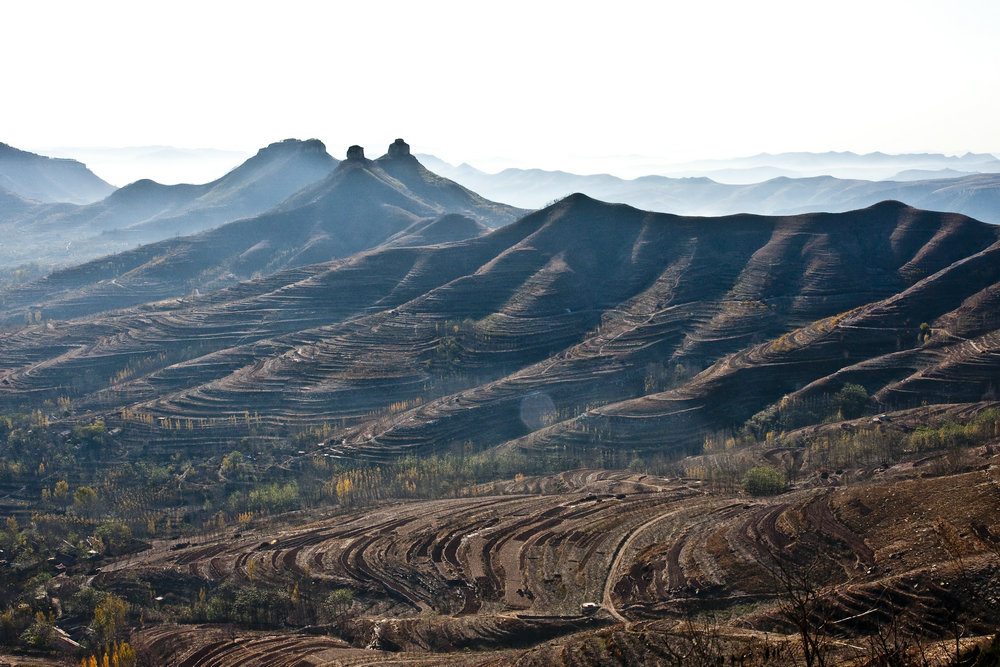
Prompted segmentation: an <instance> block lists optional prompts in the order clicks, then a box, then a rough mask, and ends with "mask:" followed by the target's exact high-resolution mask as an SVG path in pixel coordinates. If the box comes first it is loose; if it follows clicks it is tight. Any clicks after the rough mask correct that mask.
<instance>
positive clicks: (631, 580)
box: [98, 458, 1000, 665]
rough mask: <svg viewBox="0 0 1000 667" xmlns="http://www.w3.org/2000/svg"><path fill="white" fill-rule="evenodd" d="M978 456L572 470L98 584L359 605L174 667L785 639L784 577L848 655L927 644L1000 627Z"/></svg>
mask: <svg viewBox="0 0 1000 667" xmlns="http://www.w3.org/2000/svg"><path fill="white" fill-rule="evenodd" d="M989 462H990V464H991V465H989V466H988V467H987V468H985V469H983V470H980V471H974V472H968V473H962V474H959V475H952V476H943V477H932V478H914V477H907V478H903V479H896V480H895V481H889V480H884V479H881V478H875V479H873V480H872V481H870V482H868V483H864V484H860V485H857V486H852V487H846V488H845V487H840V488H832V489H826V490H823V489H815V488H804V489H802V490H800V491H794V492H791V493H787V494H783V495H782V496H779V497H776V498H773V499H752V498H748V497H746V496H742V495H732V494H726V493H720V492H711V491H709V490H708V489H707V487H706V488H703V487H702V486H701V484H700V483H699V482H693V481H686V480H683V479H666V478H660V477H652V476H648V475H636V474H628V473H614V472H608V471H574V472H571V473H564V474H562V475H559V476H554V477H549V478H540V479H539V478H529V479H527V480H524V481H521V482H510V483H508V484H506V485H503V486H500V487H493V490H494V491H496V490H500V491H505V492H506V493H504V494H503V495H494V496H485V497H468V498H458V499H446V500H437V501H427V502H410V503H390V504H386V505H383V506H380V507H376V508H373V509H370V510H365V511H363V512H348V513H345V514H341V515H337V516H331V517H329V518H320V519H317V520H314V521H312V522H310V523H306V524H303V525H301V526H298V527H284V528H280V529H277V530H276V531H274V530H273V529H270V528H268V527H266V526H264V527H262V528H260V529H258V530H254V531H249V532H244V533H242V534H240V535H238V536H235V537H233V536H224V537H222V538H220V539H207V540H204V541H200V542H197V543H195V544H190V545H186V546H185V545H182V548H177V547H176V546H174V545H171V544H169V543H164V544H162V545H160V546H158V547H156V548H154V549H153V550H152V551H148V552H145V553H143V554H141V555H139V556H138V557H133V558H130V559H128V560H124V561H120V562H118V563H114V564H111V565H108V566H105V567H103V568H102V571H101V574H100V575H99V576H98V581H99V583H100V584H101V585H102V586H106V587H107V588H108V589H109V590H116V587H117V586H127V585H129V584H128V582H132V581H135V579H136V577H138V578H139V579H140V580H142V579H148V580H150V581H155V580H157V579H163V578H164V577H167V576H169V577H170V578H172V579H174V580H177V579H189V580H190V581H191V582H192V583H191V585H189V586H188V587H187V588H188V590H190V591H196V590H197V589H198V587H199V586H200V587H204V588H209V589H211V588H213V587H216V586H218V585H220V584H221V583H223V582H226V581H229V582H238V583H239V585H242V586H254V587H259V588H274V589H283V588H288V587H290V586H291V585H293V584H294V583H295V582H297V584H295V585H296V587H297V589H300V590H302V591H305V590H309V591H311V592H310V595H313V596H315V597H317V598H323V597H324V596H325V591H329V590H333V589H337V588H344V587H346V588H349V589H350V590H351V591H352V592H353V596H354V597H353V602H352V606H351V610H350V614H349V615H347V616H343V617H340V620H339V621H336V622H334V624H333V625H332V626H330V627H328V628H327V630H326V632H328V633H332V634H333V635H334V636H335V637H339V638H340V639H339V640H338V639H331V638H328V637H323V636H321V637H312V638H307V637H306V636H299V637H295V636H289V635H283V636H282V637H281V639H280V641H279V639H278V637H267V636H263V635H262V636H255V635H254V636H251V635H246V636H243V637H241V638H240V639H232V638H230V639H228V640H225V641H223V640H221V639H220V640H218V641H211V642H207V639H206V637H210V636H211V634H210V633H207V634H206V633H201V634H200V635H199V636H201V639H200V640H199V641H202V642H207V643H205V644H204V648H203V649H201V651H200V652H198V653H192V654H190V655H189V656H187V657H185V658H183V660H185V661H186V662H181V663H180V664H191V665H200V664H235V662H232V661H235V660H238V659H239V658H238V656H240V655H247V653H245V652H246V651H249V650H250V647H257V648H254V650H258V648H259V650H265V647H266V646H270V645H271V644H269V642H274V644H273V645H274V646H276V647H277V646H285V647H287V650H288V651H290V652H291V653H293V654H295V655H299V656H301V659H303V660H311V658H308V657H307V656H308V655H311V654H312V653H313V652H315V653H317V654H318V653H319V652H320V651H321V650H322V651H325V652H328V653H322V659H323V660H324V661H331V662H337V663H338V664H341V660H343V664H354V663H352V660H359V659H361V658H359V657H358V655H357V652H356V651H357V649H360V648H366V647H367V648H368V649H369V650H374V652H372V653H369V656H370V658H371V659H372V660H376V661H380V660H382V659H386V660H403V659H406V660H409V659H410V658H409V657H406V658H404V656H407V655H408V654H407V653H406V652H409V653H413V654H415V655H413V656H412V657H413V659H415V660H417V661H418V662H419V661H420V660H421V659H425V660H429V659H432V658H430V656H429V655H428V654H433V655H434V656H435V658H437V657H440V658H441V659H445V658H447V659H449V660H450V659H455V660H459V656H457V655H455V654H454V653H452V652H453V651H456V650H458V649H463V648H474V649H477V650H490V651H497V650H502V651H510V650H511V649H514V648H517V647H519V646H520V647H531V646H534V645H535V644H538V645H539V646H545V645H547V644H545V642H550V643H551V642H555V641H558V642H559V643H560V644H561V645H562V646H564V647H568V646H573V644H574V643H575V642H581V641H585V638H586V637H589V636H591V634H590V633H593V632H597V631H599V629H600V628H602V627H605V626H608V625H613V624H615V623H622V622H624V623H625V624H626V625H625V631H632V628H633V625H635V624H641V623H642V622H653V623H662V622H663V621H665V620H667V619H672V620H673V621H674V622H675V623H676V622H678V621H683V620H684V619H685V618H691V617H694V616H699V615H701V614H704V613H713V614H716V615H717V617H718V618H721V619H726V620H725V621H722V622H720V626H719V628H718V631H719V632H720V633H721V634H722V635H723V636H730V639H732V638H739V637H740V636H741V635H740V633H743V635H742V639H740V640H739V641H741V642H743V643H745V642H746V640H747V638H749V637H753V636H758V635H755V634H754V633H759V635H760V636H763V633H765V632H769V633H776V635H775V637H776V639H777V641H778V644H782V642H784V643H785V644H786V645H788V646H791V645H793V644H794V633H795V626H794V624H793V621H794V617H793V616H792V615H790V612H789V606H788V605H789V600H790V597H789V595H788V594H786V592H785V589H784V588H783V582H785V583H787V582H788V581H795V582H798V581H800V577H801V578H802V579H801V581H806V582H808V585H809V586H810V587H811V588H810V593H811V594H813V595H815V604H813V605H812V606H811V607H810V609H809V613H810V614H811V615H813V616H814V617H815V619H822V623H823V624H822V625H821V627H823V628H824V630H823V632H824V634H825V633H830V634H831V635H832V636H833V637H836V638H840V641H839V642H834V643H843V640H845V639H846V640H847V643H848V644H858V643H859V642H863V641H864V638H865V637H867V636H869V635H871V634H872V633H875V632H877V631H878V629H879V628H882V627H887V626H888V625H889V624H892V623H895V624H897V627H899V628H900V629H901V631H902V630H905V631H907V632H913V633H919V635H920V636H921V637H923V638H924V640H925V641H935V640H944V639H946V638H947V637H948V636H949V634H950V633H951V632H952V631H953V628H954V627H955V624H956V623H961V625H962V628H963V633H964V634H965V635H968V636H975V635H977V634H985V633H988V632H991V631H992V628H995V627H996V624H997V623H998V622H1000V617H998V614H997V609H998V607H997V606H996V600H997V596H998V595H1000V578H998V577H1000V558H998V554H1000V538H998V537H997V536H998V535H1000V522H998V520H997V517H998V516H1000V479H998V477H997V472H996V470H997V469H996V467H995V465H994V464H995V463H997V459H996V458H992V459H989ZM529 487H530V488H537V489H539V490H542V491H545V493H527V492H526V491H527V489H528V488H529ZM899 517H906V519H905V520H903V521H900V519H899ZM306 582H308V583H306ZM192 594H193V593H192ZM193 602H194V601H193V600H183V599H176V600H175V604H177V605H181V606H183V605H185V604H191V603H193ZM588 606H591V607H593V608H594V609H596V610H597V611H596V612H591V611H589V610H587V607H588ZM674 630H676V628H674ZM661 631H662V628H661ZM185 632H192V630H190V629H187V630H185V629H184V628H183V627H180V628H172V627H164V628H159V629H157V630H155V631H153V632H151V633H147V634H145V635H143V642H145V644H146V646H147V647H148V648H149V650H151V651H153V652H154V653H156V654H158V655H167V654H170V655H175V654H176V655H178V656H180V653H179V652H177V646H178V642H179V641H180V640H179V639H178V638H177V637H178V636H179V635H181V634H183V633H185ZM198 632H199V633H200V631H198ZM667 634H669V633H667ZM556 638H561V639H556ZM341 640H342V643H338V642H340V641H341ZM772 641H775V640H772ZM737 643H739V642H737ZM387 648H391V651H393V652H398V651H403V652H404V653H400V654H392V653H390V654H387V653H385V652H384V651H385V650H386V649H387ZM267 650H270V649H267ZM283 650H285V649H283ZM380 650H381V651H382V652H380ZM532 650H533V651H539V650H542V649H540V648H535V649H532ZM775 650H778V645H777V644H776V645H775ZM789 650H790V649H789ZM831 650H833V649H831ZM171 651H173V652H174V653H171ZM531 654H532V653H531V652H530V651H529V653H526V654H517V655H515V654H513V653H509V652H508V653H502V654H497V655H494V656H492V657H493V658H500V657H502V659H503V660H504V661H506V660H514V659H515V658H516V659H525V660H527V659H528V658H529V657H530V655H531ZM421 655H422V656H423V657H422V658H420V657H419V656H421ZM208 656H212V657H211V660H209V658H208ZM483 657H484V656H480V658H473V659H471V661H470V662H469V663H468V664H485V663H480V662H477V660H479V659H482V658H483ZM178 659H180V658H178ZM317 659H318V658H317ZM226 661H230V662H226ZM306 664H311V663H306Z"/></svg>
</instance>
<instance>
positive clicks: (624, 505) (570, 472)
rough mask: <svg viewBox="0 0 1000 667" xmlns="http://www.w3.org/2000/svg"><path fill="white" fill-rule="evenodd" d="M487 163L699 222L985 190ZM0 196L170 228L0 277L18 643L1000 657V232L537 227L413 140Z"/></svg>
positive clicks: (0, 401)
mask: <svg viewBox="0 0 1000 667" xmlns="http://www.w3.org/2000/svg"><path fill="white" fill-rule="evenodd" d="M31 159H32V160H34V158H31ZM425 161H427V162H432V160H431V159H426V160H425ZM38 164H42V165H45V164H48V163H44V162H41V163H38ZM75 169H79V168H75ZM45 173H47V174H49V175H51V173H52V172H47V171H46V172H45ZM504 174H507V177H510V178H511V179H512V180H511V181H509V182H508V184H507V185H506V186H505V187H507V188H509V189H510V190H509V191H510V192H512V193H514V192H517V191H518V188H521V189H523V190H524V191H525V194H524V196H526V197H529V196H540V195H541V193H542V192H543V191H544V190H545V189H546V188H548V189H550V190H551V189H554V188H555V187H561V185H565V184H566V183H573V182H578V183H584V184H588V187H591V186H592V187H607V188H611V189H612V190H613V191H619V192H626V191H625V190H614V188H625V187H626V186H627V185H628V184H632V185H633V186H636V185H637V184H638V186H641V187H639V188H638V189H636V190H633V191H631V192H632V196H635V197H640V196H642V197H653V198H655V197H659V198H660V199H658V200H657V201H668V200H670V201H676V204H675V205H676V206H678V207H680V206H691V207H708V206H726V205H732V203H733V202H735V201H738V200H740V199H739V197H738V196H737V195H736V194H733V193H737V192H739V193H743V194H741V195H740V196H741V197H744V198H746V200H747V201H748V200H749V197H750V194H748V193H750V192H754V193H755V195H756V196H758V197H759V199H760V202H763V203H759V205H761V206H764V205H767V206H778V205H791V204H790V203H791V202H798V205H811V204H816V202H818V201H824V202H833V201H838V202H840V203H839V204H837V205H836V206H834V204H824V205H829V206H830V207H831V208H834V207H840V206H846V205H847V204H846V203H845V202H850V201H853V200H854V199H852V198H861V197H863V196H870V195H871V194H872V192H873V191H871V190H867V189H866V188H871V187H875V186H882V185H886V186H887V187H890V188H895V190H893V192H901V193H902V194H905V195H907V196H909V197H911V198H912V197H918V196H920V197H925V198H933V197H937V198H938V199H934V201H940V202H950V203H949V205H954V206H955V207H956V208H957V207H959V206H960V205H961V206H964V207H967V208H973V209H975V208H976V207H981V208H982V210H984V211H986V212H989V211H990V210H994V209H990V204H989V202H991V201H994V200H993V199H991V198H992V197H994V196H995V192H996V185H995V181H994V180H993V179H995V178H996V177H995V176H993V175H989V174H979V175H975V176H969V177H960V178H955V179H946V180H936V181H916V182H912V183H901V182H892V183H887V184H885V183H883V184H879V183H873V182H869V181H841V180H838V179H835V178H833V177H818V178H807V179H788V178H777V179H772V180H770V181H767V182H765V183H762V184H757V185H754V186H731V185H729V186H724V185H721V184H719V183H716V182H714V181H711V180H708V179H666V178H663V177H649V178H647V179H637V181H621V180H620V179H613V178H612V177H601V176H595V177H579V176H573V175H571V174H554V175H553V174H552V173H551V172H539V173H534V172H517V173H514V174H510V173H507V172H503V173H502V174H501V175H499V176H503V175H504ZM546 174H548V176H546ZM473 175H475V174H473ZM479 177H480V178H483V179H484V182H485V181H488V180H489V179H490V178H494V177H493V176H489V175H483V174H480V176H479ZM573 179H577V180H576V181H574V180H573ZM580 179H582V180H580ZM970 179H972V180H970ZM36 182H37V181H36ZM516 183H521V185H520V186H517V185H516ZM649 183H652V184H653V185H654V186H655V187H656V188H660V190H659V191H658V192H659V194H650V191H649V190H645V189H643V188H645V187H646V185H648V184H649ZM977 184H978V185H977ZM532 188H534V189H532ZM685 188H688V189H687V190H685ZM719 188H736V190H731V191H730V198H729V200H725V199H721V200H720V197H721V195H720V193H721V192H722V190H720V189H719ZM654 189H655V188H654ZM699 189H700V190H699ZM856 190H857V191H856ZM684 192H687V193H688V194H684ZM665 193H666V194H665ZM836 197H840V199H836ZM0 206H2V207H4V208H3V211H4V215H6V216H7V219H8V222H7V223H5V224H6V225H7V226H6V227H4V230H3V231H4V241H5V242H8V241H10V242H13V241H16V242H17V244H19V246H18V247H19V248H20V250H18V251H17V252H20V253H21V255H19V256H20V257H22V258H28V257H32V256H33V255H32V253H39V255H38V256H40V257H45V258H47V259H48V260H49V261H56V260H57V258H58V257H60V255H59V252H58V251H52V250H50V249H48V248H47V246H51V245H54V244H55V241H56V240H57V239H69V238H75V239H79V245H85V244H86V245H87V248H86V249H85V251H84V252H98V251H100V249H101V248H106V247H111V245H110V244H113V243H114V242H115V241H114V239H120V240H121V242H122V243H123V244H132V243H133V242H136V241H137V240H141V239H150V242H148V243H147V242H144V243H143V244H142V245H140V246H139V247H130V248H129V249H127V250H124V251H123V252H119V253H117V254H114V255H108V256H104V257H100V258H97V259H91V260H89V261H85V262H83V263H79V264H76V265H73V266H69V267H66V268H62V269H60V270H57V271H54V272H52V273H50V274H48V275H46V276H44V277H41V278H38V279H36V280H27V281H23V282H20V283H18V284H15V285H9V286H7V287H3V288H0V327H2V328H3V335H2V336H0V445H2V447H0V509H2V510H3V511H4V512H5V513H7V514H8V516H9V517H10V518H9V519H8V520H7V521H6V522H4V525H3V530H2V531H0V538H2V540H3V547H4V549H3V554H2V555H3V556H4V559H0V579H2V582H3V583H4V586H3V598H4V601H5V603H6V605H7V606H6V609H7V611H6V612H5V626H4V627H5V628H6V630H5V632H4V637H5V638H6V639H5V640H4V641H6V642H8V643H12V644H18V645H19V646H20V647H21V648H31V647H36V646H40V645H42V643H43V642H46V641H51V642H52V645H54V646H56V647H57V648H60V649H61V650H64V651H67V652H72V653H73V655H74V656H77V655H78V654H80V652H81V650H80V644H81V643H87V649H86V650H93V651H97V650H102V649H98V648H96V646H97V644H95V643H94V642H93V638H94V637H97V636H100V637H104V636H105V635H98V634H97V632H98V631H99V630H100V628H102V627H105V626H102V625H101V622H99V620H98V619H99V617H100V618H104V616H103V614H104V613H105V610H106V609H111V611H109V612H108V614H111V613H113V612H114V610H113V609H112V606H113V605H114V606H116V607H117V608H118V609H119V611H118V612H114V613H116V614H117V617H118V618H119V619H120V620H118V621H115V623H117V624H119V626H120V630H121V636H125V635H126V633H128V639H129V642H130V646H135V647H137V650H138V651H141V652H142V655H143V656H144V659H147V661H149V662H151V663H155V664H191V665H200V664H207V663H208V662H213V663H214V662H220V663H225V664H247V663H251V662H254V661H257V662H260V661H261V660H262V659H263V660H266V661H269V662H273V663H274V664H279V663H280V664H292V663H295V664H306V663H308V664H371V663H373V662H374V663H378V662H383V661H385V662H389V663H391V664H398V663H399V662H400V660H401V659H402V660H403V661H405V662H407V663H408V664H423V665H438V664H442V663H443V662H448V663H449V664H464V665H485V664H510V663H514V662H516V663H517V664H524V665H540V666H542V665H545V666H549V665H553V664H581V665H586V664H611V665H623V666H624V665H635V664H650V665H654V664H695V663H697V664H724V663H732V664H736V663H739V664H746V665H754V666H757V667H760V666H763V665H771V664H804V663H805V662H806V661H805V660H803V659H801V658H802V655H803V654H805V653H806V652H808V651H812V650H814V649H812V648H810V647H811V646H816V647H820V648H816V649H815V650H816V651H820V650H821V649H822V651H823V653H822V655H823V656H825V657H824V663H825V664H835V663H838V662H839V663H848V664H860V661H861V660H863V661H864V664H897V663H898V662H900V661H899V660H896V658H898V657H899V655H907V656H914V657H916V656H926V655H931V654H932V651H939V654H941V655H954V654H956V653H959V652H961V651H964V650H968V651H973V650H976V651H979V650H980V647H989V646H995V643H992V642H993V639H992V636H993V635H994V633H995V632H996V628H997V627H1000V612H998V607H997V605H996V603H995V602H996V591H998V590H1000V578H998V574H997V573H998V570H997V561H996V558H997V554H998V553H1000V520H998V517H1000V500H998V495H997V492H996V489H997V480H996V469H997V466H998V465H1000V455H998V454H997V450H996V446H997V444H998V440H997V438H998V424H1000V421H998V415H1000V404H998V403H997V401H996V398H997V392H998V388H1000V225H992V224H988V223H986V222H983V221H981V220H977V219H974V218H972V217H969V216H968V215H964V214H962V213H960V212H938V211H927V210H921V209H918V208H915V207H913V206H910V205H907V204H905V203H902V202H900V201H893V200H889V201H881V202H878V203H876V204H874V205H871V206H868V207H865V208H859V209H857V210H850V211H845V212H822V213H820V212H811V213H799V214H787V215H778V216H765V215H756V214H746V213H740V214H734V215H728V216H721V217H694V216H683V215H677V214H673V213H662V212H654V211H647V210H641V209H638V208H635V207H633V206H629V205H626V204H621V203H607V202H602V201H598V200H596V199H594V198H592V197H589V196H587V195H585V194H581V193H574V194H571V195H569V196H567V197H564V198H561V199H558V200H557V201H555V202H553V203H551V204H549V205H547V206H544V207H541V208H539V209H538V210H533V211H529V210H525V209H520V208H515V207H513V206H511V205H509V204H502V203H497V202H496V201H493V200H491V199H488V198H486V197H485V196H483V195H481V194H478V193H477V192H474V191H472V190H470V189H468V188H467V187H464V186H463V185H460V184H459V183H457V182H455V181H454V180H450V179H449V178H446V177H445V176H442V175H439V174H437V173H434V172H433V171H431V170H429V169H428V168H426V167H425V166H424V165H423V164H421V162H420V161H418V160H417V159H416V158H415V157H414V156H413V155H411V154H410V150H409V146H408V145H407V144H406V143H405V142H404V141H403V140H401V139H398V140H396V141H395V142H393V143H392V144H391V145H390V146H389V149H388V151H387V152H386V154H385V155H383V156H381V157H379V158H377V159H374V160H373V159H368V158H367V157H365V155H364V150H363V149H362V148H361V147H360V146H352V147H350V149H348V152H347V155H346V158H345V159H344V160H343V161H339V162H338V161H337V160H335V159H334V158H332V157H331V156H329V155H328V154H327V153H326V150H325V147H324V146H323V144H322V143H320V142H319V141H317V140H310V141H297V140H288V141H284V142H279V143H277V144H272V145H270V146H268V147H266V148H263V149H261V151H260V152H259V153H258V154H257V155H256V156H254V157H252V158H250V159H249V160H247V161H246V162H245V163H244V164H242V165H241V166H239V167H237V168H236V169H234V170H232V171H231V172H229V173H228V174H226V175H225V176H223V177H222V178H220V179H217V180H215V181H212V182H210V183H207V184H204V185H174V186H166V185H161V184H157V183H155V182H152V181H148V180H147V181H137V182H135V183H132V184H131V185H129V186H126V187H125V188H122V189H120V190H117V191H115V192H113V193H112V194H110V195H109V196H107V197H105V198H104V199H102V200H100V201H98V202H96V203H91V204H87V205H74V204H67V203H58V204H45V203H40V202H38V201H33V200H29V199H27V198H25V197H24V196H21V195H19V194H17V193H15V192H13V191H9V190H2V191H0ZM982 217H988V216H982ZM101 230H104V232H105V233H103V234H100V235H98V232H100V231H101ZM176 233H181V234H182V235H180V236H173V234H176ZM73 235H75V236H73ZM157 237H159V239H158V240H156V239H157ZM164 237H169V238H164ZM74 243H77V242H76V241H74ZM102 243H106V244H109V245H101V244H102ZM57 250H59V249H57ZM61 252H63V253H64V254H63V255H61V257H62V259H63V260H66V259H71V258H72V254H69V253H65V249H63V250H61ZM46 253H47V254H46ZM12 256H15V255H12ZM596 468H600V469H596ZM761 480H763V481H764V482H766V483H765V484H759V482H761ZM800 591H801V592H800ZM796 596H798V597H796ZM802 600H806V601H807V603H806V606H805V607H803V604H802V603H801V601H802ZM91 601H99V602H96V604H97V605H98V607H96V608H95V607H94V605H92V604H90V602H91ZM797 602H798V603H799V604H798V605H797V604H796V603H797ZM100 605H103V606H100ZM36 609H39V610H44V611H37V613H34V611H35V610H36ZM98 609H100V610H101V612H100V614H99V613H98V611H97V610H98ZM716 614H717V615H716ZM92 619H93V620H92ZM692 619H699V620H698V621H692ZM56 624H59V626H58V627H59V628H60V631H59V632H57V631H56V630H55V629H54V627H55V626H56ZM834 626H835V627H836V630H835V631H828V630H827V629H828V628H830V627H834ZM886 628H893V630H891V632H893V633H896V634H893V635H889V634H887V632H889V631H887V630H886ZM50 630H51V631H50ZM827 632H831V633H832V636H827V635H826V634H825V633H827ZM803 635H805V636H806V639H804V640H802V639H801V637H802V636H803ZM38 637H41V639H37V638H38ZM53 637H54V638H55V639H52V638H53ZM703 640H704V641H703ZM810 641H811V642H813V643H812V644H809V643H808V642H810ZM963 643H964V644H963ZM101 646H107V644H106V643H105V644H101ZM802 646H805V647H806V648H805V649H803V648H802ZM963 646H965V647H971V648H968V649H965V648H963ZM956 647H957V648H956ZM465 649H469V650H465ZM104 650H108V649H104ZM113 650H114V651H115V652H116V654H117V653H121V652H122V651H123V650H124V649H123V645H121V644H118V645H115V646H114V648H113ZM128 650H132V649H131V648H129V649H128ZM989 650H992V649H989ZM948 652H950V653H948ZM889 655H891V656H895V657H893V658H892V659H889V658H886V656H889ZM859 656H860V657H859ZM126 657H127V656H126ZM869 658H871V659H870V660H869ZM926 662H927V661H919V662H916V663H914V664H925V663H926ZM949 662H950V660H949ZM966 662H968V663H969V664H971V662H972V661H966ZM109 664H110V661H109ZM816 664H819V663H818V662H817V663H816Z"/></svg>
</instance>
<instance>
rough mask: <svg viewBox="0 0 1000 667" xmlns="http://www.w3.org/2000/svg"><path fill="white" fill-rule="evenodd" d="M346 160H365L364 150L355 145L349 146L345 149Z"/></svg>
mask: <svg viewBox="0 0 1000 667" xmlns="http://www.w3.org/2000/svg"><path fill="white" fill-rule="evenodd" d="M347 159H348V160H364V159H365V149H364V148H362V147H361V146H358V145H357V144H355V145H353V146H351V147H350V148H348V149H347Z"/></svg>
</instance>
